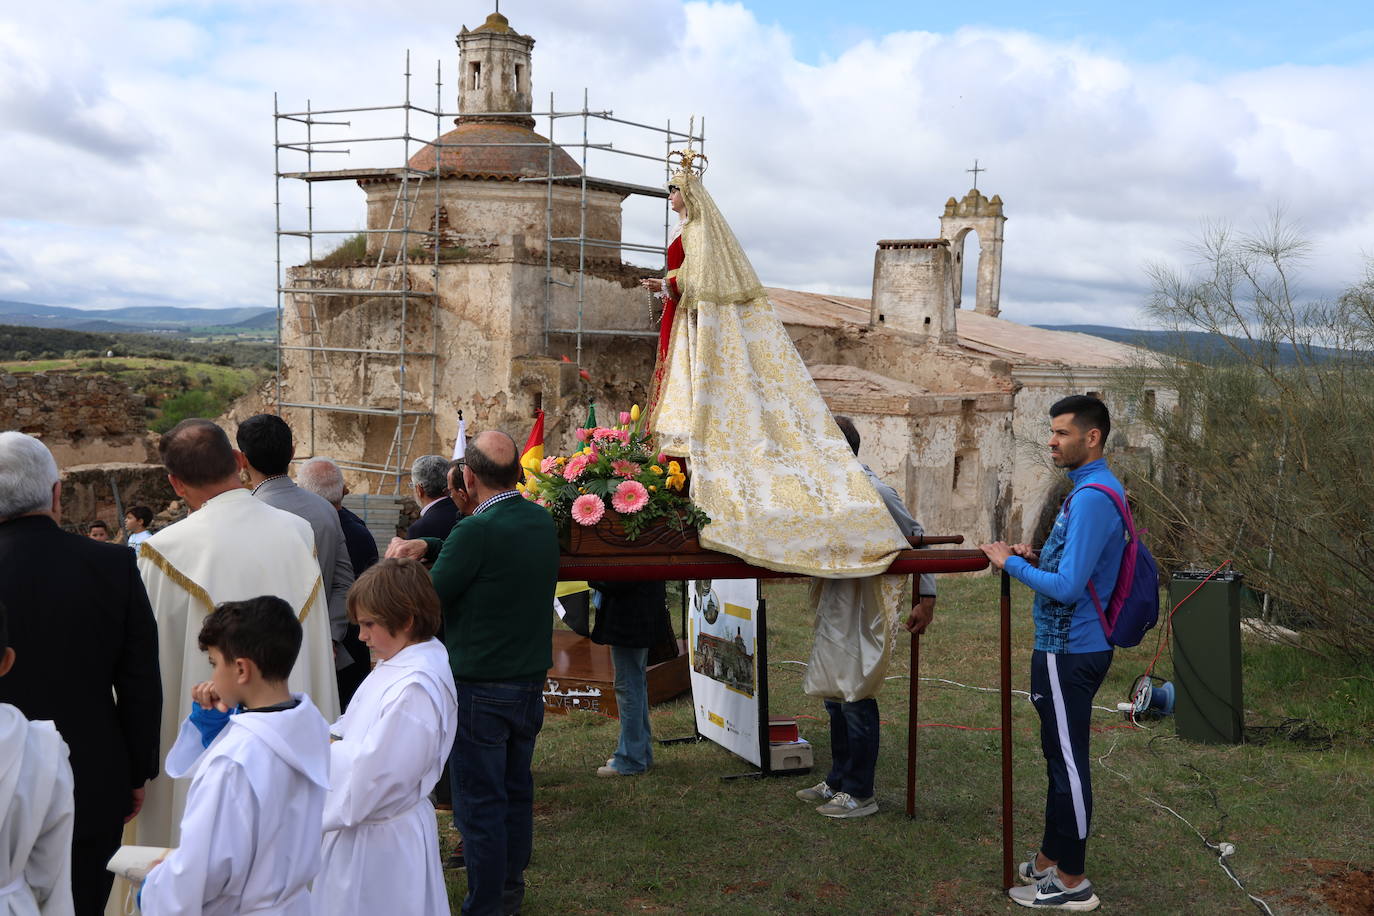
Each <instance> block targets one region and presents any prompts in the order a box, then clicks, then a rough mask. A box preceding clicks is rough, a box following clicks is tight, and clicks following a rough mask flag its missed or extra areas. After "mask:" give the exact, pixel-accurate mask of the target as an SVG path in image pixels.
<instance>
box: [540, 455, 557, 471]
mask: <svg viewBox="0 0 1374 916" xmlns="http://www.w3.org/2000/svg"><path fill="white" fill-rule="evenodd" d="M556 467H558V456H557V455H550V456H549V457H547V458H545V459H544V460H543V461H541V462H539V470H540V472H542V473H544V474H547V473H549V472H550V471H552V470H553V469H554V468H556Z"/></svg>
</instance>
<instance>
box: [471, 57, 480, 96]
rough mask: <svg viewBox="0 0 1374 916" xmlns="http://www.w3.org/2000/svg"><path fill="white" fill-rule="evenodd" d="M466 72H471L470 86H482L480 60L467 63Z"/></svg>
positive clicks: (477, 87) (478, 87) (476, 87)
mask: <svg viewBox="0 0 1374 916" xmlns="http://www.w3.org/2000/svg"><path fill="white" fill-rule="evenodd" d="M468 72H469V73H471V74H472V88H473V89H481V88H482V62H481V61H479V60H474V61H473V62H472V63H471V64H469V65H468Z"/></svg>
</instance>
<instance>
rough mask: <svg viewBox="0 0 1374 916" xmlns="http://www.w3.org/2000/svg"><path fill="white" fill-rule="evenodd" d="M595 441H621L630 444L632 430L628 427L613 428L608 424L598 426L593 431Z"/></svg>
mask: <svg viewBox="0 0 1374 916" xmlns="http://www.w3.org/2000/svg"><path fill="white" fill-rule="evenodd" d="M592 441H593V442H621V443H625V444H629V441H630V431H629V430H628V429H611V428H610V427H607V426H598V427H597V428H596V429H595V430H593V431H592Z"/></svg>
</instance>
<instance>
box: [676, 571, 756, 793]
mask: <svg viewBox="0 0 1374 916" xmlns="http://www.w3.org/2000/svg"><path fill="white" fill-rule="evenodd" d="M687 589H688V595H689V596H690V599H691V613H690V614H689V615H688V618H687V644H688V645H689V646H691V647H692V703H693V704H694V705H695V706H696V716H697V731H698V732H699V733H700V734H701V735H703V736H704V737H707V738H710V739H711V740H712V741H714V742H716V743H717V744H719V745H721V746H722V747H724V748H725V749H726V750H728V751H730V752H731V753H734V754H738V755H739V756H741V757H743V758H744V759H745V760H748V761H749V762H750V763H752V764H754V765H755V766H763V761H762V760H760V759H759V698H758V690H757V685H758V669H757V666H756V661H755V659H756V658H757V652H756V651H755V649H756V645H757V643H756V641H755V631H754V620H755V618H756V616H757V613H756V612H757V611H758V606H759V602H758V594H759V586H758V580H756V579H716V580H710V579H698V580H696V581H693V582H688V583H687Z"/></svg>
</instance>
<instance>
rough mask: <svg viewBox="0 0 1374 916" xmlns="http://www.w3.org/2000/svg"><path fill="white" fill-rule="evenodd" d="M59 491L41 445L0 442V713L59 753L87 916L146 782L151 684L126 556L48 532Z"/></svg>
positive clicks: (154, 759)
mask: <svg viewBox="0 0 1374 916" xmlns="http://www.w3.org/2000/svg"><path fill="white" fill-rule="evenodd" d="M61 492H62V484H61V483H60V482H59V480H58V472H57V463H56V462H55V461H54V460H53V457H52V454H51V453H50V452H49V451H48V449H47V448H46V447H45V446H44V445H43V444H42V443H41V442H39V441H38V440H37V439H35V438H33V437H32V436H26V435H24V434H23V433H17V432H5V433H0V602H3V603H4V604H5V606H6V607H8V608H9V627H10V645H11V646H13V647H14V649H15V652H16V654H17V656H18V657H17V659H16V661H15V665H14V668H13V670H11V671H10V673H9V675H8V676H6V677H5V678H3V679H0V702H4V703H10V704H13V705H14V706H17V707H18V708H19V709H20V711H21V712H23V713H24V715H25V716H27V717H28V718H30V719H49V720H51V721H53V722H54V723H55V724H56V725H57V730H58V731H59V732H60V733H61V735H62V738H63V739H64V740H65V741H66V742H67V746H68V747H69V748H70V749H71V764H72V774H73V777H74V779H75V782H76V790H75V796H76V821H75V826H74V830H73V835H72V891H73V896H74V900H75V904H76V912H77V913H78V914H81V916H85V914H92V916H96V914H100V913H101V912H103V910H104V907H105V899H106V898H107V897H108V896H109V894H110V886H111V882H112V881H113V880H114V876H113V875H112V874H110V873H109V872H107V871H105V862H106V861H107V860H108V859H109V858H110V856H112V855H113V854H114V852H115V850H116V849H118V848H119V841H120V834H121V832H122V830H123V825H124V823H125V822H126V821H127V820H129V819H130V818H132V817H133V816H134V815H135V814H137V813H138V809H139V807H140V806H141V805H142V803H143V784H144V782H146V781H147V780H149V779H151V778H152V777H154V776H156V775H157V772H158V727H159V723H160V722H161V718H162V679H161V676H160V675H159V672H158V652H157V624H156V623H155V622H154V619H153V610H152V608H151V607H150V606H149V604H148V595H147V593H146V592H145V591H144V588H143V580H142V579H141V578H140V577H139V574H138V568H137V567H136V566H135V560H134V552H133V551H132V550H129V549H128V548H127V547H124V546H123V545H118V544H102V543H100V542H99V541H93V540H91V539H90V538H84V537H81V536H79V535H75V534H69V533H67V532H65V531H63V530H62V529H61V528H60V527H58V522H59V521H60V519H61V513H62V509H61V501H60V500H61ZM112 689H113V692H112Z"/></svg>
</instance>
